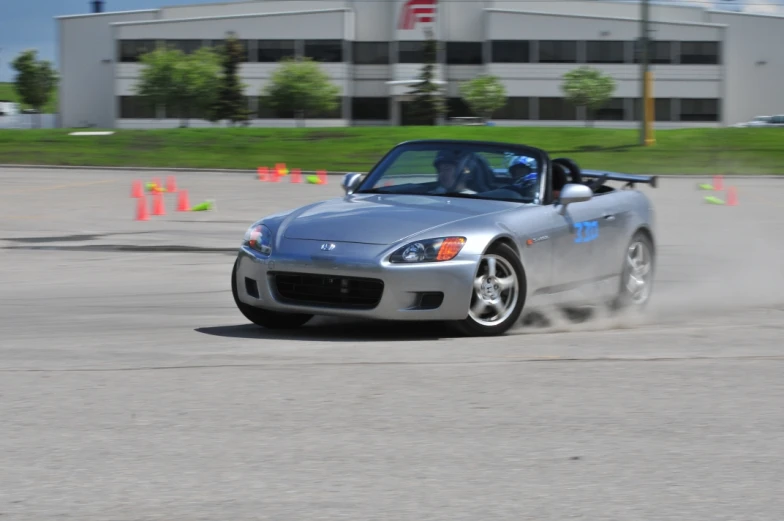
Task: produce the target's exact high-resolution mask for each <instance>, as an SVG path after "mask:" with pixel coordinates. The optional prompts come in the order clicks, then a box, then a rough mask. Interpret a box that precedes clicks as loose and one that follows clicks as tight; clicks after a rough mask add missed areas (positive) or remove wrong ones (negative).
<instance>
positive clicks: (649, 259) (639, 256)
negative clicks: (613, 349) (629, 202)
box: [610, 231, 655, 311]
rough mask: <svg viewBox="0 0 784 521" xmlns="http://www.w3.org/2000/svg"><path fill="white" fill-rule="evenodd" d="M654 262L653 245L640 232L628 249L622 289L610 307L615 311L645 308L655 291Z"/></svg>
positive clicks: (622, 274) (633, 238)
mask: <svg viewBox="0 0 784 521" xmlns="http://www.w3.org/2000/svg"><path fill="white" fill-rule="evenodd" d="M654 261H655V255H654V251H653V243H652V242H651V240H650V238H649V237H648V236H647V235H646V234H645V233H643V232H641V231H638V232H637V233H635V234H634V236H633V237H632V240H631V241H630V242H629V246H628V247H627V248H626V252H625V255H624V260H623V270H622V272H621V287H620V288H619V290H618V296H617V297H616V298H615V300H613V302H612V303H611V306H610V307H611V308H612V309H613V310H615V311H621V310H638V309H639V310H641V309H644V308H645V306H646V305H647V304H648V301H649V300H650V298H651V293H652V291H653V274H654V266H655V262H654Z"/></svg>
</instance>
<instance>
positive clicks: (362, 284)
mask: <svg viewBox="0 0 784 521" xmlns="http://www.w3.org/2000/svg"><path fill="white" fill-rule="evenodd" d="M270 278H271V280H272V282H273V286H274V288H275V291H276V293H277V294H278V297H279V299H280V300H281V301H282V302H285V303H290V304H305V305H311V306H329V307H340V308H351V309H373V308H374V307H376V306H377V305H378V303H379V301H380V300H381V294H382V293H383V292H384V282H383V281H380V280H378V279H365V278H358V277H340V276H335V275H313V274H310V273H280V272H278V273H274V272H273V273H270Z"/></svg>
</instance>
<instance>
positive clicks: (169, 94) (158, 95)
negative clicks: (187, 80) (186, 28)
mask: <svg viewBox="0 0 784 521" xmlns="http://www.w3.org/2000/svg"><path fill="white" fill-rule="evenodd" d="M183 59H184V55H183V53H182V52H180V51H179V50H177V49H169V48H165V47H164V48H158V49H155V50H154V51H151V52H148V53H145V54H143V55H142V56H141V57H140V58H139V62H140V63H141V65H142V68H141V72H140V74H139V80H138V81H137V82H136V86H135V89H134V90H135V92H136V94H137V95H138V96H140V97H142V98H143V99H144V102H145V103H147V104H148V105H150V106H151V107H152V108H153V109H154V110H156V117H157V116H158V112H157V109H158V108H159V107H176V106H177V104H178V103H179V95H180V92H179V86H178V85H177V84H176V82H175V77H176V76H177V72H176V71H177V68H178V66H179V64H180V63H182V61H183Z"/></svg>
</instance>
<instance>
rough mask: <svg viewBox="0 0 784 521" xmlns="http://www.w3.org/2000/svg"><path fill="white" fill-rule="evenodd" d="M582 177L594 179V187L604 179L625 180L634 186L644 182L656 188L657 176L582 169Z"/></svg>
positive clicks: (602, 182) (599, 184)
mask: <svg viewBox="0 0 784 521" xmlns="http://www.w3.org/2000/svg"><path fill="white" fill-rule="evenodd" d="M581 174H582V176H583V177H587V178H589V179H595V180H596V181H594V184H595V185H596V187H599V186H601V185H602V184H604V182H605V181H607V180H609V181H626V183H627V184H628V185H629V186H632V187H633V186H634V184H635V183H645V184H648V185H651V187H653V188H656V183H657V181H658V176H655V175H636V174H620V173H618V172H604V171H601V170H582V171H581Z"/></svg>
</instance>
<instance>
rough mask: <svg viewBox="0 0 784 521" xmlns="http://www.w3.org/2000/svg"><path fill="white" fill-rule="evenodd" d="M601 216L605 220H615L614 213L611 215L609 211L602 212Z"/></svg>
mask: <svg viewBox="0 0 784 521" xmlns="http://www.w3.org/2000/svg"><path fill="white" fill-rule="evenodd" d="M602 217H604V220H605V221H614V220H615V215H613V214H611V213H605V214H602Z"/></svg>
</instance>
